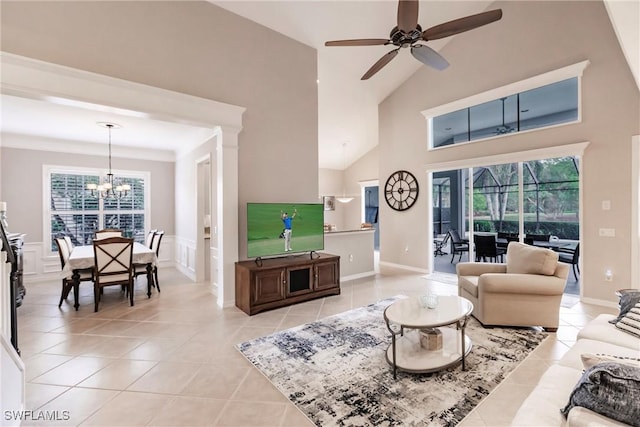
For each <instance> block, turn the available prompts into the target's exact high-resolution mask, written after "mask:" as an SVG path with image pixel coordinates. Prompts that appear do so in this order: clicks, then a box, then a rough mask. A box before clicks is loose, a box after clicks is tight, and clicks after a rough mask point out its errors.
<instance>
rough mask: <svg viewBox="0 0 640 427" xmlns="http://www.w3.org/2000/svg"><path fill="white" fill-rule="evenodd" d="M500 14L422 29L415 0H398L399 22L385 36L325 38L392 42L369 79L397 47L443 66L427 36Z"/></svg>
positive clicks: (472, 25)
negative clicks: (387, 36) (375, 37)
mask: <svg viewBox="0 0 640 427" xmlns="http://www.w3.org/2000/svg"><path fill="white" fill-rule="evenodd" d="M500 18H502V10H501V9H495V10H490V11H487V12H482V13H478V14H476V15H470V16H466V17H464V18H459V19H454V20H453V21H449V22H445V23H444V24H440V25H436V26H434V27H431V28H429V29H427V30H425V31H422V27H420V25H419V24H418V0H399V3H398V25H396V26H395V27H393V29H392V30H391V34H390V35H389V38H388V39H355V40H334V41H328V42H326V43H325V44H324V45H325V46H378V45H388V44H392V45H394V46H397V48H396V49H394V50H392V51H390V52H387V53H386V54H385V55H384V56H383V57H382V58H380V59H379V60H378V62H376V63H375V64H373V66H372V67H371V68H369V70H368V71H367V72H366V73H365V74H364V75H363V76H362V78H361V79H360V80H368V79H369V78H370V77H371V76H373V75H374V74H376V73H377V72H378V71H380V70H381V69H382V67H384V66H385V65H387V64H388V63H389V62H391V60H392V59H393V58H395V57H396V55H397V54H398V51H399V50H400V48H406V47H410V48H411V54H412V55H413V56H414V58H416V59H417V60H418V61H420V62H422V63H423V64H425V65H429V66H430V67H433V68H435V69H436V70H444V69H445V68H447V67H448V66H449V63H448V62H447V60H446V59H444V58H443V57H442V56H441V55H440V54H439V53H438V52H436V51H435V50H433V49H431V48H430V47H429V46H427V45H425V44H421V43H419V42H426V41H429V40H436V39H442V38H445V37H449V36H452V35H455V34H458V33H462V32H465V31H469V30H473V29H474V28H478V27H481V26H483V25H486V24H490V23H492V22H494V21H498V20H499V19H500Z"/></svg>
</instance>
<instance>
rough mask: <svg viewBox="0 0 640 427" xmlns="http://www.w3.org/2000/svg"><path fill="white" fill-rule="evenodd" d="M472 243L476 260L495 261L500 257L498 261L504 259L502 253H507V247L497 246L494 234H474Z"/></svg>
mask: <svg viewBox="0 0 640 427" xmlns="http://www.w3.org/2000/svg"><path fill="white" fill-rule="evenodd" d="M473 243H474V244H475V250H476V261H481V260H482V261H487V258H488V259H489V261H493V262H497V261H498V258H500V262H502V261H503V260H504V254H505V253H507V249H506V248H504V247H498V245H497V244H496V236H494V235H492V234H491V235H482V234H474V235H473Z"/></svg>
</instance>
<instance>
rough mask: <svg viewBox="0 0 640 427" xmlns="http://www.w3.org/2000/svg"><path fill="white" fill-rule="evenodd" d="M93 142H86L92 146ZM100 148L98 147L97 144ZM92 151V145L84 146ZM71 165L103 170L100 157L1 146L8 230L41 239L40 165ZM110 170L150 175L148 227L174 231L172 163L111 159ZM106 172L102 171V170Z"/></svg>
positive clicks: (104, 161)
mask: <svg viewBox="0 0 640 427" xmlns="http://www.w3.org/2000/svg"><path fill="white" fill-rule="evenodd" d="M94 145H96V144H90V145H88V147H93V146H94ZM100 147H102V146H100ZM87 151H92V148H87ZM44 165H51V166H72V167H88V168H98V169H101V168H102V169H104V168H106V166H107V159H106V158H105V157H104V156H90V155H82V154H73V155H69V154H68V153H58V152H52V151H38V150H23V149H18V148H9V147H3V148H2V162H1V163H0V166H1V167H0V176H2V181H1V184H2V194H3V197H4V200H5V201H6V202H7V208H8V209H7V220H8V222H9V226H10V229H11V231H13V232H21V233H26V234H27V236H26V238H25V240H26V242H28V243H35V242H42V241H43V239H44V236H43V230H42V226H43V223H42V213H43V205H42V204H43V197H42V194H43V188H42V185H43V176H42V174H43V166H44ZM113 165H114V169H121V170H135V171H142V172H149V173H150V174H151V183H150V184H151V186H150V188H151V195H150V196H151V206H152V207H153V209H152V210H151V216H150V220H149V227H150V228H151V227H152V228H158V229H163V230H164V231H165V233H166V234H167V235H173V234H174V223H175V219H174V209H173V205H174V193H175V192H174V182H173V177H174V164H173V162H159V161H151V160H139V159H124V158H118V157H114V158H113ZM105 172H106V170H105Z"/></svg>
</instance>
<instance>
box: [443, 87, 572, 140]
mask: <svg viewBox="0 0 640 427" xmlns="http://www.w3.org/2000/svg"><path fill="white" fill-rule="evenodd" d="M577 120H578V78H577V77H574V78H570V79H566V80H562V81H559V82H556V83H552V84H549V85H545V86H542V87H539V88H535V89H531V90H527V91H524V92H520V93H515V94H513V95H509V96H504V97H501V98H499V99H494V100H492V101H489V102H484V103H482V104H478V105H473V106H470V107H468V108H463V109H461V110H457V111H453V112H451V113H447V114H443V115H439V116H436V117H433V119H432V126H431V131H432V142H433V148H437V147H444V146H447V145H453V144H459V143H462V142H468V141H475V140H479V139H486V138H493V137H496V136H500V135H506V134H510V133H515V132H523V131H526V130H531V129H538V128H544V127H549V126H555V125H559V124H563V123H571V122H575V121H577Z"/></svg>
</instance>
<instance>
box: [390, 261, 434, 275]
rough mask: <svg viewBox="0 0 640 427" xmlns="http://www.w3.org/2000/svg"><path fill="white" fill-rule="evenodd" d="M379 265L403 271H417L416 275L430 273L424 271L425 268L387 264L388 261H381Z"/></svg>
mask: <svg viewBox="0 0 640 427" xmlns="http://www.w3.org/2000/svg"><path fill="white" fill-rule="evenodd" d="M379 264H380V265H381V266H382V265H383V266H385V267H393V268H399V269H401V270H407V271H415V272H416V273H422V274H428V273H429V271H428V270H426V269H424V268H418V267H411V266H410V265H404V264H395V263H393V262H387V261H380V263H379Z"/></svg>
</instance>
